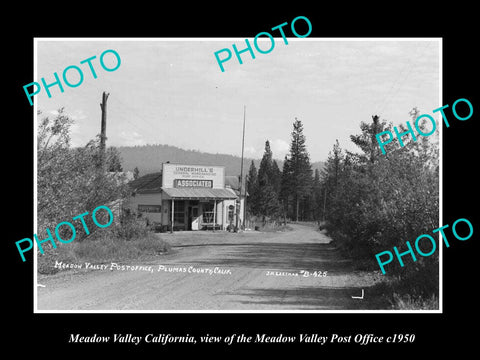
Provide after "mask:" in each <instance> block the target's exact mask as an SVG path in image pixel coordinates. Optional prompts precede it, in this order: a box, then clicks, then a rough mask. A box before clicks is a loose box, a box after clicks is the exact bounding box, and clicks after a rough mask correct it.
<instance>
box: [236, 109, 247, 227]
mask: <svg viewBox="0 0 480 360" xmlns="http://www.w3.org/2000/svg"><path fill="white" fill-rule="evenodd" d="M246 108H247V106H246V105H243V134H242V162H241V163H240V186H239V192H240V203H239V205H240V206H239V207H236V206H235V207H236V212H237V221H236V225H235V228H236V231H238V220H239V217H240V207H241V205H242V183H243V149H244V145H245V113H246V111H247V110H246ZM244 206H245V204H244ZM243 221H244V222H245V219H243Z"/></svg>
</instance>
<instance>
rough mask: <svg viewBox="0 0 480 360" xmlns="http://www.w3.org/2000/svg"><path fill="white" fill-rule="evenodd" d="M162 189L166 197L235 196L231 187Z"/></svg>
mask: <svg viewBox="0 0 480 360" xmlns="http://www.w3.org/2000/svg"><path fill="white" fill-rule="evenodd" d="M162 190H163V192H164V193H165V194H166V195H167V196H168V198H171V199H179V200H182V199H183V200H227V199H236V198H237V195H235V192H234V191H233V190H232V189H212V188H168V189H162Z"/></svg>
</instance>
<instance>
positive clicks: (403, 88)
mask: <svg viewBox="0 0 480 360" xmlns="http://www.w3.org/2000/svg"><path fill="white" fill-rule="evenodd" d="M287 39H288V40H287ZM287 39H285V40H284V39H282V37H276V38H269V37H267V36H264V37H263V38H255V41H248V40H246V39H241V38H232V39H213V40H210V39H208V38H207V39H37V40H36V63H37V78H41V82H40V84H41V85H40V86H38V88H41V90H40V92H39V93H38V94H37V95H35V96H36V102H35V108H36V124H37V139H36V154H35V155H36V158H37V178H36V179H37V181H36V186H37V188H36V195H37V204H36V205H37V237H38V239H39V240H42V239H47V240H46V241H44V242H41V243H40V245H39V246H38V247H37V251H36V273H35V275H36V279H37V280H36V281H37V282H36V284H35V290H36V310H37V311H39V312H44V311H46V312H48V311H81V312H88V311H91V310H93V311H98V310H102V311H119V312H121V311H131V310H134V311H152V312H157V311H158V312H162V311H165V312H169V311H187V312H191V311H193V312H194V311H200V312H205V311H208V312H228V311H242V312H248V311H253V312H262V311H266V312H282V311H300V312H302V311H310V312H315V311H320V312H322V311H326V312H332V311H333V312H343V311H360V312H361V311H427V312H432V311H433V312H434V311H440V310H441V302H442V298H441V288H440V279H441V271H440V267H439V263H440V260H439V259H440V257H439V250H436V249H435V248H433V249H432V246H436V245H435V242H433V243H431V242H429V241H428V240H423V241H419V243H417V242H415V246H417V249H413V251H412V252H411V253H408V254H404V255H401V256H399V255H396V254H395V252H394V250H393V247H396V248H398V250H399V252H401V253H403V252H404V251H407V250H408V245H406V244H405V240H406V239H413V241H412V240H411V245H412V246H413V245H414V240H415V239H416V238H417V237H418V236H420V235H421V234H424V233H426V234H429V233H430V234H432V233H431V232H432V230H434V229H437V228H439V227H440V226H441V225H440V223H439V219H440V208H439V202H440V192H439V187H440V181H439V180H440V175H441V171H440V162H439V156H440V153H441V142H440V141H439V139H440V136H439V130H437V128H439V129H440V128H441V126H439V124H441V123H440V122H439V121H438V119H434V118H433V116H435V118H437V114H435V113H433V110H434V109H438V108H440V107H441V105H442V103H441V82H440V80H441V65H442V64H441V56H440V54H441V47H442V41H441V39H438V38H419V39H409V38H395V39H388V38H382V39H372V38H364V39H336V38H329V39H319V38H296V37H295V36H293V37H290V38H287ZM232 44H234V45H235V46H236V47H235V48H233V47H232ZM272 48H273V50H272V51H270V52H269V53H268V54H262V53H261V52H259V50H261V51H265V50H266V49H272ZM215 53H218V56H216V55H214V54H215ZM229 53H233V54H234V55H232V57H231V58H230V60H228V61H221V60H223V59H227V57H228V54H229ZM236 57H237V58H238V59H236ZM240 60H242V63H240ZM219 65H221V66H219ZM55 73H56V74H58V79H59V80H58V82H55V81H56V78H55V75H54V74H55ZM72 85H74V86H73V87H72ZM32 87H34V86H32ZM99 105H100V106H99ZM462 105H463V106H464V108H462ZM458 109H459V113H460V111H463V113H462V116H464V115H465V114H464V113H465V110H468V107H467V106H466V104H459V105H458ZM422 114H428V117H426V116H425V117H424V118H422V117H421V115H422ZM467 114H468V112H467ZM417 118H419V119H420V120H418V121H416V119H417ZM430 119H432V120H433V121H429V120H430ZM440 121H442V120H441V119H440ZM408 129H413V130H411V131H410V132H409V131H408ZM382 132H383V133H384V134H385V135H390V143H389V142H388V139H387V140H384V138H383V137H378V138H377V134H382ZM422 134H423V135H422ZM427 135H428V136H427ZM99 206H104V207H106V208H108V209H106V208H98V209H97V207H99ZM82 214H83V215H82ZM61 222H64V223H63V224H61V225H59V223H61ZM99 224H100V226H99ZM108 224H110V225H108ZM106 225H108V226H106ZM45 229H50V233H51V234H53V235H52V239H53V240H49V238H48V236H49V234H48V233H47V232H46V230H45ZM432 235H433V234H432ZM37 243H38V242H37ZM54 244H55V245H54ZM432 250H433V251H432ZM382 252H383V254H382ZM377 254H380V255H381V256H378V260H377V257H376V255H377ZM427 255H428V256H427Z"/></svg>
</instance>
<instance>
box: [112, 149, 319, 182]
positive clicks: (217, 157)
mask: <svg viewBox="0 0 480 360" xmlns="http://www.w3.org/2000/svg"><path fill="white" fill-rule="evenodd" d="M117 150H118V151H119V152H120V155H121V157H122V167H123V170H124V171H133V169H134V168H135V167H138V170H139V171H140V175H145V174H149V173H153V172H158V171H160V170H161V169H162V163H164V162H167V161H170V162H171V163H174V164H175V163H178V164H189V165H220V166H225V175H240V165H241V164H240V163H241V159H240V157H239V156H234V155H228V154H210V153H205V152H200V151H197V150H184V149H181V148H178V147H176V146H171V145H142V146H120V147H117ZM252 160H253V162H254V163H255V166H256V167H257V170H258V168H259V166H260V160H261V159H250V158H244V159H243V172H244V174H247V172H248V169H249V168H250V163H251V162H252ZM276 161H277V164H278V167H279V168H280V170H281V169H282V168H283V160H277V159H276ZM323 165H324V162H322V161H318V162H314V163H312V168H313V169H314V170H315V169H319V170H321V169H322V168H323Z"/></svg>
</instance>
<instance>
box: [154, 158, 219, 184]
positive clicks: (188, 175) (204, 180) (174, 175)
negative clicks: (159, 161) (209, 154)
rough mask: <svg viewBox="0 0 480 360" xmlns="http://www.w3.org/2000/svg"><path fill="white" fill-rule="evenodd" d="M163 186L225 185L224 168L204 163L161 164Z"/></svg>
mask: <svg viewBox="0 0 480 360" xmlns="http://www.w3.org/2000/svg"><path fill="white" fill-rule="evenodd" d="M162 170H163V172H162V187H163V188H214V189H222V188H224V187H225V168H224V167H223V166H204V165H181V164H163V165H162Z"/></svg>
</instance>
